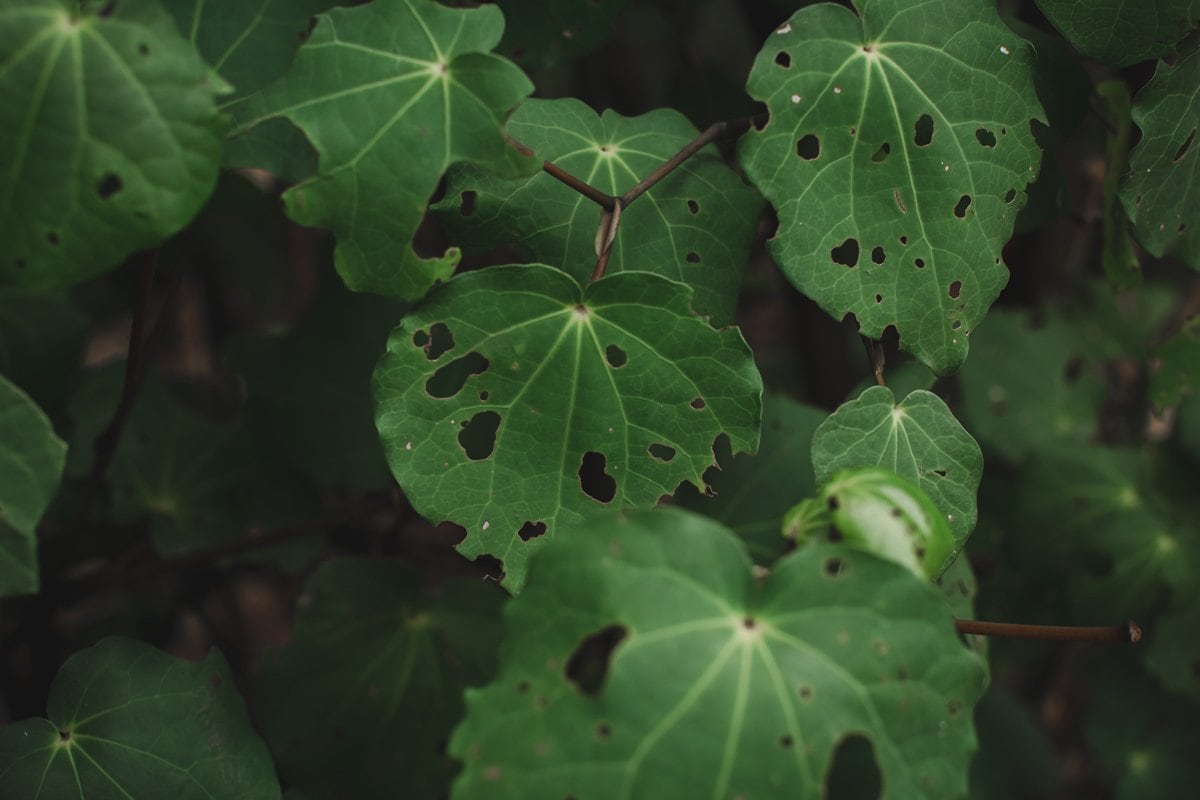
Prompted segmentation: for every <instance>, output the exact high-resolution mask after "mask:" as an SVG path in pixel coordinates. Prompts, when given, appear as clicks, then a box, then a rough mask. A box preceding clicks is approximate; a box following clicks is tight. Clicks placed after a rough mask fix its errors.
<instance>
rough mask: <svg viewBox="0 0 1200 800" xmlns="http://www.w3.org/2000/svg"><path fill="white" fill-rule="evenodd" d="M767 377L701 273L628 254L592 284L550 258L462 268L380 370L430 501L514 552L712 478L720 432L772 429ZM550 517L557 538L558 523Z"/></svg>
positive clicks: (408, 479) (513, 557)
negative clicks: (642, 262)
mask: <svg viewBox="0 0 1200 800" xmlns="http://www.w3.org/2000/svg"><path fill="white" fill-rule="evenodd" d="M761 394H762V383H761V380H760V378H759V375H758V371H757V370H756V369H755V367H754V362H753V361H752V359H751V356H750V351H749V349H748V348H747V347H746V343H745V341H744V340H743V339H742V336H741V334H740V333H739V332H738V331H737V329H735V328H726V329H723V330H720V331H717V330H714V329H713V328H711V327H709V325H708V324H707V323H705V322H704V320H702V319H700V318H699V317H696V316H695V315H693V314H692V312H691V291H690V290H689V289H688V288H687V287H686V286H684V285H683V284H679V283H674V282H672V281H669V280H667V279H666V278H662V277H659V276H657V275H650V274H647V273H640V272H624V273H620V274H617V275H612V276H609V277H606V278H604V279H602V280H599V281H596V282H594V283H590V284H588V286H587V287H586V288H582V289H581V288H580V286H579V284H578V283H576V282H575V280H574V279H573V278H572V277H570V276H569V275H567V274H566V273H564V272H562V271H560V270H556V269H553V268H552V267H548V266H545V265H542V264H527V265H520V266H505V267H493V268H490V269H485V270H480V271H477V272H471V273H467V274H465V275H462V276H459V277H457V278H455V279H454V280H453V281H450V282H449V283H447V284H446V285H445V286H444V287H442V288H439V289H438V290H437V291H436V292H435V293H433V294H432V295H431V296H430V297H429V299H428V301H427V302H426V303H424V304H423V305H421V306H419V307H418V308H417V309H415V310H414V311H413V312H411V313H410V314H409V315H408V316H406V317H405V318H404V320H403V322H402V323H401V325H400V327H398V328H397V329H396V330H395V331H394V332H393V333H392V336H391V338H390V339H389V341H388V348H387V353H386V354H384V356H383V358H382V359H381V360H380V362H379V366H378V368H377V370H376V373H375V399H376V403H377V406H378V412H377V416H376V423H377V426H378V428H379V433H380V436H381V437H382V439H383V446H384V451H385V453H386V454H387V457H388V461H389V463H390V464H391V467H392V472H393V474H395V476H396V479H397V480H398V481H399V482H400V486H401V488H403V489H404V491H405V493H406V494H407V495H408V498H409V500H410V501H411V502H412V504H413V507H414V508H416V509H417V511H418V512H420V513H421V514H422V515H424V516H426V517H428V518H429V519H432V520H435V521H437V520H445V519H448V520H451V521H453V522H457V523H459V524H460V525H463V526H465V527H466V528H467V537H466V539H465V540H464V541H463V542H462V543H461V544H460V545H459V550H460V551H461V552H462V553H463V554H465V555H468V556H476V555H479V554H483V553H487V554H490V555H493V556H495V557H497V558H499V559H500V560H502V561H503V562H504V566H505V571H506V574H507V577H506V582H507V583H506V585H508V586H510V587H511V588H513V589H514V590H515V589H517V588H519V587H520V586H521V583H522V582H523V581H524V575H525V562H526V559H527V558H528V556H529V554H530V552H531V551H532V550H533V549H534V548H535V547H537V546H538V545H539V544H541V543H542V542H544V541H546V540H548V539H550V538H552V537H553V536H554V535H556V534H558V533H559V532H560V529H561V528H563V527H564V526H566V525H569V524H571V523H575V522H578V521H580V520H581V519H583V518H584V517H587V516H588V515H590V514H594V513H597V512H599V511H602V510H604V509H606V508H607V509H613V508H623V507H629V506H634V507H639V506H640V507H645V506H651V505H653V504H654V503H655V502H656V501H657V500H658V499H659V498H660V497H662V496H664V495H669V494H671V493H672V492H673V491H675V488H676V487H677V486H678V485H679V484H680V483H681V482H683V481H690V482H692V483H693V484H694V485H696V486H702V485H703V474H704V470H705V469H706V468H708V467H709V466H711V465H712V464H713V450H712V447H713V440H714V439H715V438H716V437H717V436H718V435H719V434H721V433H725V434H727V435H728V436H729V439H730V442H731V444H732V449H733V451H734V452H742V451H747V452H751V451H753V450H754V449H755V448H756V447H757V445H758V427H759V422H760V419H761V413H762V407H761ZM543 534H545V538H542V535H543Z"/></svg>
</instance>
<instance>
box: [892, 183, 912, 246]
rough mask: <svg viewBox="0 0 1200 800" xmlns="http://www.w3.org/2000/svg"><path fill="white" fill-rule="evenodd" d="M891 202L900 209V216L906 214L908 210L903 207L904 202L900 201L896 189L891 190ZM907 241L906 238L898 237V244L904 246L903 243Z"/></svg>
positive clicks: (898, 192)
mask: <svg viewBox="0 0 1200 800" xmlns="http://www.w3.org/2000/svg"><path fill="white" fill-rule="evenodd" d="M892 200H893V201H894V202H895V203H896V208H898V209H900V213H901V214H907V213H908V208H907V207H906V206H905V205H904V200H903V199H901V197H900V190H899V189H896V188H893V189H892ZM907 241H908V239H907V237H904V236H901V237H900V244H905V243H907Z"/></svg>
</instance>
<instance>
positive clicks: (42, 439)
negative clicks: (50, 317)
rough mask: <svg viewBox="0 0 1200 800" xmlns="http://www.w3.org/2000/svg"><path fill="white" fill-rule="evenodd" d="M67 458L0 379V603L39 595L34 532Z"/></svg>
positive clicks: (49, 430) (42, 419)
mask: <svg viewBox="0 0 1200 800" xmlns="http://www.w3.org/2000/svg"><path fill="white" fill-rule="evenodd" d="M66 458H67V447H66V445H65V444H63V442H62V441H61V440H60V439H59V438H58V437H57V436H56V435H55V434H54V427H53V426H52V425H51V424H50V420H48V419H47V418H46V415H45V414H43V413H42V411H41V409H39V408H38V407H37V406H36V405H35V404H34V402H33V401H32V400H30V399H29V395H27V394H25V393H24V392H23V391H21V390H20V389H19V388H17V387H16V386H14V385H13V384H12V383H10V382H9V380H8V379H7V378H5V377H4V376H3V375H0V597H4V596H5V595H10V594H26V593H30V592H36V591H37V589H38V562H37V530H36V528H37V524H38V521H39V520H40V519H41V517H42V514H43V513H44V512H45V510H46V507H47V506H48V505H50V500H51V498H52V497H53V496H54V492H55V491H57V489H58V481H59V478H61V477H62V472H63V465H64V464H65V462H66Z"/></svg>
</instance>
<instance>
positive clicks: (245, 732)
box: [0, 637, 279, 800]
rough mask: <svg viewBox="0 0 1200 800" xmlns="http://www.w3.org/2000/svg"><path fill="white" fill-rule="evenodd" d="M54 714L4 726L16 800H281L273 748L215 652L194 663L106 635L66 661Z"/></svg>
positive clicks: (5, 769) (1, 780) (0, 777)
mask: <svg viewBox="0 0 1200 800" xmlns="http://www.w3.org/2000/svg"><path fill="white" fill-rule="evenodd" d="M46 710H47V717H48V719H27V720H25V721H23V722H17V723H14V724H12V725H6V726H4V727H3V728H0V785H2V786H4V787H5V793H6V794H8V795H9V796H10V797H22V798H30V800H39V799H40V798H44V800H56V798H64V797H76V796H78V797H81V798H83V797H86V798H88V800H109V798H111V799H112V800H129V798H131V797H139V798H140V797H170V798H174V800H193V799H194V800H209V799H210V798H213V797H238V798H246V800H259V798H261V799H262V800H270V799H271V798H278V797H279V783H278V781H276V779H275V769H274V766H273V765H272V764H271V758H270V756H269V755H268V753H267V748H266V746H265V745H264V744H263V742H262V740H261V739H259V738H258V736H257V734H255V733H254V729H253V728H252V727H250V721H249V719H247V717H246V708H245V706H244V705H243V704H242V698H241V696H240V695H238V693H237V689H236V688H235V686H234V682H233V678H232V676H231V675H230V673H229V665H228V664H226V663H225V659H224V658H223V657H222V656H221V654H220V652H219V651H217V650H215V649H214V650H213V651H212V652H210V653H209V655H208V658H206V659H205V660H204V661H202V662H199V663H192V662H189V661H183V660H181V659H178V658H174V657H173V656H169V655H167V654H166V653H163V652H161V651H159V650H156V649H155V648H153V647H150V646H149V645H147V644H143V643H142V642H137V641H134V640H132V639H124V638H120V637H111V638H108V639H104V640H102V641H101V642H100V643H99V644H97V645H95V646H94V647H89V648H88V649H86V650H81V651H80V652H78V653H76V654H75V655H73V656H71V657H70V658H69V659H67V662H66V663H65V664H63V667H62V669H61V670H59V672H58V676H57V677H56V678H55V679H54V684H53V685H52V686H51V687H50V699H49V700H48V701H47V709H46Z"/></svg>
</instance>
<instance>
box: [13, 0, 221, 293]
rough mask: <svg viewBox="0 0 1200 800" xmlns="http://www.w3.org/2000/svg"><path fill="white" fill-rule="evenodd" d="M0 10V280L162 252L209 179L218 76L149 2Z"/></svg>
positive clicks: (62, 274) (81, 274)
mask: <svg viewBox="0 0 1200 800" xmlns="http://www.w3.org/2000/svg"><path fill="white" fill-rule="evenodd" d="M79 5H80V4H77V3H72V2H67V0H17V2H9V3H6V4H5V6H4V8H3V9H0V175H2V176H3V177H2V178H0V241H3V242H4V245H5V253H4V255H3V257H0V280H3V281H8V282H17V283H21V284H25V285H29V286H63V285H67V284H70V283H75V282H77V281H80V280H83V279H84V278H88V277H90V276H92V275H95V274H97V273H99V272H101V271H103V270H105V269H108V268H110V267H113V266H116V265H117V264H118V263H120V262H121V260H122V259H124V258H125V257H126V256H127V255H129V254H130V253H131V252H133V251H135V250H137V249H139V248H143V247H148V246H151V245H154V244H157V243H158V242H160V241H161V240H162V239H164V238H166V237H167V236H170V235H171V234H173V233H175V232H176V231H177V230H179V229H180V228H182V227H183V226H184V225H185V224H187V222H188V221H189V220H190V219H191V218H192V217H193V216H194V215H195V214H196V212H197V211H199V210H200V206H201V205H202V204H203V203H204V200H205V199H206V198H207V197H208V195H209V194H210V193H211V192H212V189H213V186H214V185H215V184H216V178H217V167H218V165H219V163H220V158H221V143H222V141H223V139H224V133H225V129H226V120H225V118H224V117H223V116H222V115H221V114H219V113H218V111H217V108H216V102H215V99H216V98H217V97H218V96H219V95H220V94H221V93H222V92H223V91H224V87H223V86H222V85H221V83H220V81H219V79H217V78H216V76H215V75H214V74H212V73H211V72H210V71H209V70H208V68H207V67H205V65H204V63H203V62H202V61H201V60H200V59H199V58H198V57H197V56H196V53H195V51H194V50H193V49H192V48H191V46H190V45H189V44H188V43H187V42H186V41H185V40H183V39H182V38H181V37H180V36H179V34H178V33H177V32H176V30H175V24H174V23H173V22H172V21H171V18H170V17H169V16H168V15H167V14H166V13H164V12H163V11H162V10H161V9H160V8H159V6H158V5H157V4H156V3H154V2H152V0H123V2H120V3H113V4H109V5H105V6H101V4H99V3H87V4H83V5H84V9H83V10H81V9H80V8H79Z"/></svg>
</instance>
